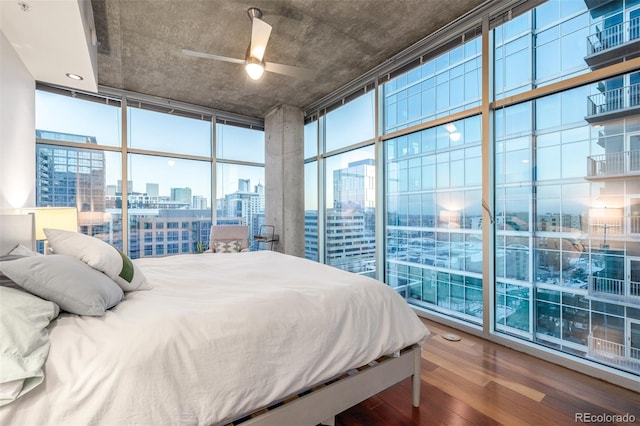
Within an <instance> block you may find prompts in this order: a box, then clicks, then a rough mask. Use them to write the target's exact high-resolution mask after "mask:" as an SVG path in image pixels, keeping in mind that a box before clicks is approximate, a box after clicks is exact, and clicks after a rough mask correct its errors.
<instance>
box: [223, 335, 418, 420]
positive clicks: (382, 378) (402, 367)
mask: <svg viewBox="0 0 640 426" xmlns="http://www.w3.org/2000/svg"><path fill="white" fill-rule="evenodd" d="M421 362H422V348H421V347H420V346H419V345H417V344H414V345H412V346H409V347H407V348H405V349H403V350H402V351H400V355H399V356H398V357H382V358H379V359H377V360H376V361H373V362H371V363H369V364H367V365H366V366H363V367H360V368H356V369H353V370H350V371H349V372H347V373H344V374H343V375H342V376H340V377H339V378H337V379H335V380H334V381H329V382H327V383H324V384H322V385H319V386H315V387H314V388H312V389H309V390H307V391H305V392H302V393H300V394H298V395H294V396H292V397H290V398H287V399H285V400H284V401H281V402H280V403H277V404H274V405H272V406H271V407H268V408H265V409H263V410H259V411H257V412H256V413H254V414H252V415H250V416H245V417H244V418H242V419H240V420H237V421H234V422H230V423H227V425H241V426H249V425H251V426H258V425H260V426H267V425H287V424H295V425H317V424H324V425H333V424H334V423H335V422H334V418H335V416H336V415H337V414H339V413H341V412H343V411H345V410H347V409H348V408H351V407H353V406H354V405H356V404H359V403H360V402H362V401H364V400H366V399H368V398H371V397H372V396H374V395H375V394H377V393H379V392H381V391H383V390H385V389H387V388H389V387H391V386H393V385H395V384H397V383H398V382H400V381H402V380H404V379H406V378H409V377H410V378H411V389H412V404H413V406H414V407H419V406H420V381H421V379H420V371H421Z"/></svg>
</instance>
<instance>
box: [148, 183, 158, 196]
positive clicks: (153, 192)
mask: <svg viewBox="0 0 640 426" xmlns="http://www.w3.org/2000/svg"><path fill="white" fill-rule="evenodd" d="M147 195H148V196H149V197H156V198H157V197H159V196H160V185H158V184H157V183H147Z"/></svg>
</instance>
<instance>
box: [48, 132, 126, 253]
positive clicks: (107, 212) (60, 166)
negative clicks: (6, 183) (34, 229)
mask: <svg viewBox="0 0 640 426" xmlns="http://www.w3.org/2000/svg"><path fill="white" fill-rule="evenodd" d="M51 133H52V134H54V133H55V132H51ZM121 176H122V164H121V156H120V154H119V153H117V152H108V151H102V150H97V149H84V148H75V147H65V146H57V145H56V146H54V145H46V144H40V143H39V144H36V206H37V207H76V208H77V209H78V230H79V231H80V232H82V233H83V234H86V235H91V236H94V237H97V238H100V239H101V240H103V241H106V242H108V243H109V244H112V245H114V246H116V247H118V248H119V249H122V210H121V208H122V192H121V191H118V188H117V183H118V180H119V179H121Z"/></svg>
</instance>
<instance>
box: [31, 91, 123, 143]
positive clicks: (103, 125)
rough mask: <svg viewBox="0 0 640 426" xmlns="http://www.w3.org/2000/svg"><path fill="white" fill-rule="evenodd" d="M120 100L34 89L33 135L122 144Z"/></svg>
mask: <svg viewBox="0 0 640 426" xmlns="http://www.w3.org/2000/svg"><path fill="white" fill-rule="evenodd" d="M121 121H122V119H121V117H120V102H119V101H115V100H112V99H111V100H108V101H107V100H106V99H96V101H95V102H94V101H89V100H84V99H79V98H73V97H71V96H60V95H57V94H53V93H49V92H45V91H42V90H36V138H38V139H39V140H40V141H46V140H47V139H48V140H55V141H63V142H80V143H92V144H98V145H107V146H120V145H122V130H121V129H122V126H121V124H120V123H121Z"/></svg>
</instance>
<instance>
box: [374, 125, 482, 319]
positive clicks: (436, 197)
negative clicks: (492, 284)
mask: <svg viewBox="0 0 640 426" xmlns="http://www.w3.org/2000/svg"><path fill="white" fill-rule="evenodd" d="M480 125H481V123H480V120H479V119H478V117H470V118H468V119H465V120H461V121H456V122H453V123H449V124H446V125H443V126H438V127H435V128H431V129H427V130H423V131H421V132H417V133H414V134H412V135H409V136H401V137H398V138H395V139H391V140H388V141H385V144H386V145H387V146H386V149H385V152H386V157H385V162H386V166H385V170H386V176H385V187H386V188H385V196H386V200H387V201H386V208H387V210H386V213H385V215H386V221H387V227H386V247H385V253H386V262H387V265H386V269H387V276H386V281H387V283H388V284H389V285H391V286H392V287H394V288H395V289H396V290H397V291H398V292H399V293H400V294H402V295H403V296H405V297H406V298H407V299H408V301H409V302H410V303H416V304H419V305H420V306H423V307H425V308H427V309H433V310H436V311H440V312H445V313H447V314H450V315H453V316H456V317H459V318H463V319H466V320H468V321H471V322H474V323H481V322H482V200H481V193H482V191H481V188H482V151H481V149H480V146H481V142H480V138H479V136H478V135H479V134H480ZM430 141H432V142H433V143H431V142H430ZM392 147H393V148H392ZM402 265H411V267H410V268H409V269H406V270H405V269H403V268H402V267H401V266H402ZM416 271H420V273H418V272H416ZM445 271H446V272H450V271H456V272H457V273H456V274H449V273H447V274H446V275H442V273H443V272H445ZM435 276H438V277H439V278H438V279H437V280H436V279H434V277H435Z"/></svg>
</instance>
